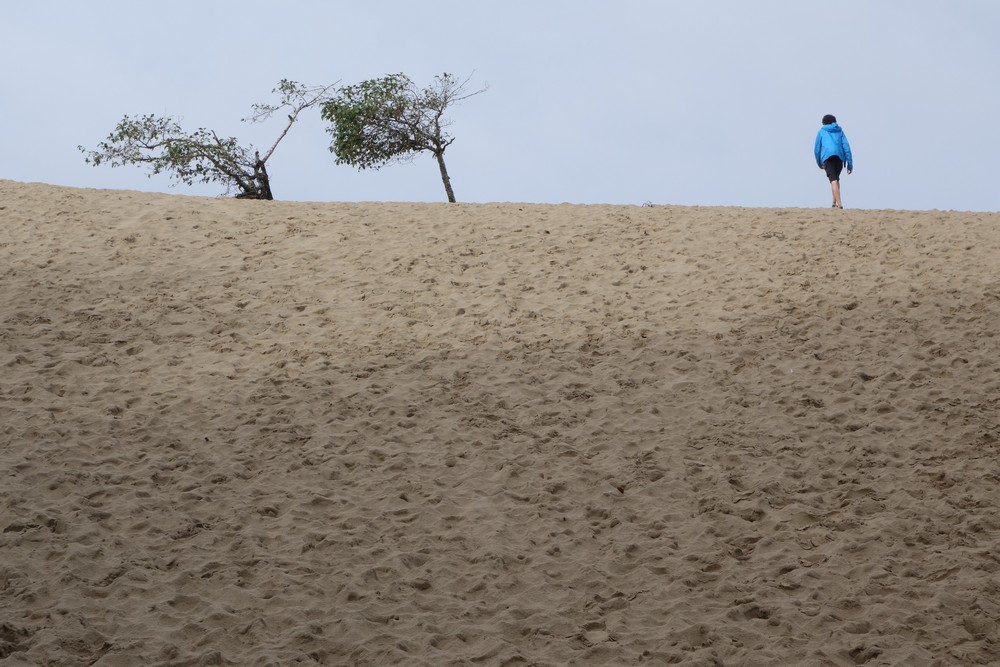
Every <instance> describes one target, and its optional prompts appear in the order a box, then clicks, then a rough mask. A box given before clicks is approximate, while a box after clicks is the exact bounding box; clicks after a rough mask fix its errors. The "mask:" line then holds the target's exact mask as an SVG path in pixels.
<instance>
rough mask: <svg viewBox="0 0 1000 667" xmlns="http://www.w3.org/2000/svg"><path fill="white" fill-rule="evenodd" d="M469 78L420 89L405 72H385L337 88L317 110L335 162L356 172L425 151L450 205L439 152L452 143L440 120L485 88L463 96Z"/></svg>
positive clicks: (439, 80) (445, 79) (446, 77)
mask: <svg viewBox="0 0 1000 667" xmlns="http://www.w3.org/2000/svg"><path fill="white" fill-rule="evenodd" d="M468 82H469V79H466V80H465V81H461V82H459V81H458V80H457V79H455V78H454V77H453V76H452V75H451V74H448V73H445V74H442V75H441V76H437V77H434V82H433V83H432V84H431V85H430V86H428V87H427V88H424V89H423V90H421V89H419V88H417V86H416V85H414V83H413V82H412V81H411V80H410V79H409V77H407V76H406V75H405V74H390V75H388V76H385V77H382V78H381V79H369V80H367V81H362V82H361V83H359V84H355V85H353V86H346V87H344V88H341V89H340V91H339V92H338V93H337V95H336V96H335V97H334V98H333V99H331V100H329V101H327V102H325V103H324V104H323V106H322V109H321V111H320V115H321V116H322V117H323V119H324V120H327V121H329V122H330V123H331V126H330V127H329V128H327V132H329V133H330V134H331V135H332V136H333V141H332V143H331V144H330V151H331V152H332V153H334V154H335V155H336V156H337V164H349V165H351V166H352V167H356V168H358V169H368V168H374V169H379V168H381V167H383V166H385V165H387V164H390V163H393V162H408V161H410V160H412V159H413V158H414V157H415V156H416V154H417V153H419V152H422V151H427V152H429V153H431V154H432V155H433V156H434V158H435V159H436V160H437V163H438V167H439V168H440V170H441V180H442V182H444V190H445V193H446V194H447V195H448V201H449V202H454V201H455V192H454V190H453V189H452V187H451V178H450V177H449V176H448V169H447V167H446V166H445V163H444V152H445V150H446V149H447V148H448V146H450V145H451V144H452V142H453V141H455V139H454V138H452V137H451V136H450V135H449V134H448V133H447V132H446V129H447V128H448V127H449V126H450V125H451V122H450V121H449V120H448V119H446V118H445V117H444V114H445V111H446V110H447V109H448V107H450V106H451V105H453V104H457V103H458V102H461V101H462V100H465V99H468V98H470V97H472V96H473V95H478V94H479V93H482V92H484V91H486V90H487V88H488V86H484V87H483V88H480V89H479V90H476V91H473V92H471V93H470V92H467V91H466V86H467V84H468Z"/></svg>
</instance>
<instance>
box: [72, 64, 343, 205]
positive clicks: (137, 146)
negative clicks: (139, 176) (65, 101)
mask: <svg viewBox="0 0 1000 667" xmlns="http://www.w3.org/2000/svg"><path fill="white" fill-rule="evenodd" d="M335 85H336V84H331V85H329V86H304V85H302V84H300V83H297V82H295V81H289V80H288V79H282V80H281V82H280V83H279V84H278V87H277V88H275V89H274V90H272V91H271V92H272V93H279V95H280V97H279V100H278V103H277V104H254V105H253V107H252V109H253V113H252V114H251V115H250V117H249V118H244V119H242V120H243V121H244V122H250V123H259V122H262V121H265V120H267V119H268V118H270V117H271V116H272V115H273V114H274V112H276V111H278V110H279V109H286V110H287V113H288V123H287V124H286V125H285V128H284V129H283V130H282V131H281V134H279V135H278V138H277V139H275V141H274V143H273V144H271V147H270V148H269V149H268V150H267V151H266V152H265V153H264V155H261V154H260V151H258V150H255V149H254V148H253V147H249V148H244V147H243V146H240V145H239V143H238V141H237V139H236V138H235V137H227V138H222V137H219V136H218V135H217V134H216V133H215V132H213V131H211V130H206V129H205V128H199V129H197V130H195V131H194V132H187V131H185V130H184V129H183V128H181V126H180V125H179V124H178V123H177V122H176V121H175V120H174V119H172V118H170V117H161V116H153V115H149V116H140V117H136V118H130V117H128V116H125V117H124V118H123V119H122V120H121V122H119V123H118V126H117V127H116V128H115V130H114V132H112V133H111V134H110V135H109V136H108V138H107V139H106V140H105V141H103V142H101V143H100V144H98V147H97V150H96V151H91V150H87V149H86V148H84V147H83V146H79V149H80V150H81V151H82V152H83V153H84V154H85V155H86V158H85V159H86V162H87V163H88V164H92V165H94V166H95V167H96V166H98V165H101V164H105V163H107V164H109V165H111V166H112V167H120V166H123V165H126V164H137V165H148V167H149V170H150V173H149V175H150V176H152V175H154V174H159V173H162V172H169V173H170V174H171V177H172V178H174V179H176V180H178V181H180V182H182V183H184V184H185V185H192V184H194V183H196V182H198V183H222V184H223V185H225V186H226V194H229V193H231V192H233V190H234V189H235V190H236V191H237V193H236V197H238V198H244V199H273V198H274V197H273V196H272V194H271V181H270V177H269V176H268V174H267V168H266V166H265V165H266V164H267V161H268V160H269V159H270V158H271V155H273V154H274V149H276V148H277V147H278V144H279V143H281V140H282V139H284V138H285V135H287V134H288V130H289V129H291V127H292V125H293V124H294V123H295V121H296V120H298V118H299V114H301V113H302V112H303V111H305V110H306V109H308V108H310V107H313V106H316V105H319V104H323V103H325V102H327V101H329V100H330V99H331V96H332V92H331V90H332V89H333V87H334V86H335Z"/></svg>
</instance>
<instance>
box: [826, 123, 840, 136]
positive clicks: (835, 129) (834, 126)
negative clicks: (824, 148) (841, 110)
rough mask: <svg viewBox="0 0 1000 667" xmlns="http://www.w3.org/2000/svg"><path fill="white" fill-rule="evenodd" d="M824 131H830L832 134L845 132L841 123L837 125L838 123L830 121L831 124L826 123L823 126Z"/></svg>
mask: <svg viewBox="0 0 1000 667" xmlns="http://www.w3.org/2000/svg"><path fill="white" fill-rule="evenodd" d="M823 131H824V132H830V133H832V134H841V133H843V130H842V129H840V125H837V124H836V123H830V124H829V125H824V126H823Z"/></svg>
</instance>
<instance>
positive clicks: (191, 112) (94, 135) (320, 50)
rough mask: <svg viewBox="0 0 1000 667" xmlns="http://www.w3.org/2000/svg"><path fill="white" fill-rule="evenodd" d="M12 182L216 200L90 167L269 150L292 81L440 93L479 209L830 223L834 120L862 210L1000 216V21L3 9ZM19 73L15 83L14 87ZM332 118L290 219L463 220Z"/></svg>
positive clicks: (806, 9) (858, 8)
mask: <svg viewBox="0 0 1000 667" xmlns="http://www.w3.org/2000/svg"><path fill="white" fill-rule="evenodd" d="M2 21H3V25H4V33H5V34H4V38H3V40H0V56H2V58H3V62H5V63H6V65H5V67H4V68H3V71H2V73H0V84H2V85H0V113H2V115H0V118H2V120H3V124H2V127H0V178H5V179H13V180H18V181H40V182H45V183H52V184H58V185H70V186H78V187H97V188H126V189H137V190H149V191H161V192H173V193H180V194H205V195H217V194H219V193H220V188H219V187H218V186H217V185H208V186H197V187H192V188H189V187H186V186H184V185H183V184H181V185H177V186H176V187H170V184H171V183H172V181H170V180H168V178H167V177H166V176H158V177H154V178H152V179H150V178H147V176H146V173H145V172H144V171H143V170H142V169H140V168H139V167H120V168H117V169H112V168H110V167H103V166H102V167H98V168H95V167H91V166H88V165H86V164H84V162H83V156H82V154H81V153H80V152H79V151H78V150H77V145H79V144H83V145H84V146H86V147H89V148H94V147H96V145H97V143H98V142H100V141H101V140H103V139H104V138H105V137H107V135H108V134H109V133H110V132H111V130H112V129H113V128H114V126H115V125H116V124H117V122H118V121H119V120H120V119H121V118H122V116H124V115H125V114H128V115H142V114H158V115H170V116H175V117H177V118H179V119H181V120H182V124H183V126H184V127H185V128H186V129H192V130H193V129H196V128H198V127H207V128H210V129H213V130H215V131H217V132H218V133H219V134H220V135H226V136H237V137H239V138H240V139H241V141H242V142H243V143H245V144H253V145H255V146H257V147H259V148H266V147H267V146H269V145H270V143H271V142H272V141H273V139H274V138H275V137H276V136H277V134H278V132H280V130H281V122H280V118H283V117H284V116H283V115H282V116H279V119H276V120H274V121H272V122H271V123H266V124H262V125H248V124H244V123H241V122H240V119H241V118H243V117H245V116H247V115H249V112H250V107H251V105H252V104H253V103H255V102H268V101H271V100H272V99H273V98H272V96H271V94H270V91H271V89H272V88H274V86H275V85H276V84H277V82H278V81H279V80H280V79H282V78H288V79H292V80H296V81H300V82H302V83H305V84H310V85H313V84H327V83H333V82H334V81H338V80H339V81H341V83H342V84H349V83H356V82H358V81H361V80H364V79H368V78H374V77H380V76H383V75H385V74H390V73H393V72H403V73H405V74H407V75H408V76H409V77H410V78H411V79H413V80H414V81H415V82H416V83H418V84H420V85H425V84H427V83H429V82H430V81H431V79H432V78H433V77H434V76H435V75H437V74H441V73H442V72H452V73H455V74H456V75H457V76H459V77H465V76H468V75H470V74H471V75H472V76H473V78H472V81H471V85H473V86H478V85H481V84H484V83H488V84H489V86H490V88H489V90H488V91H487V92H486V93H484V94H482V95H479V96H477V97H473V98H471V99H469V100H467V101H465V102H464V103H462V105H461V106H458V107H456V108H455V109H454V110H453V112H452V114H451V117H452V119H453V121H454V124H453V126H452V133H453V135H454V136H455V137H456V141H455V143H454V144H453V145H452V146H451V147H450V148H449V149H448V152H447V154H446V159H447V162H448V167H449V171H450V172H451V176H452V180H453V184H454V187H455V192H456V195H457V196H458V199H459V201H471V202H491V201H518V202H548V203H559V202H574V203H611V204H642V203H645V202H652V203H656V204H692V205H736V206H780V207H784V206H792V207H812V206H816V207H825V206H827V205H828V202H829V199H830V195H829V184H828V183H827V182H826V180H825V178H824V175H823V173H822V172H821V171H820V170H819V169H818V168H817V167H816V165H815V162H814V160H813V156H812V147H813V140H814V138H815V135H816V131H817V129H818V128H819V125H820V118H821V117H822V116H823V114H826V113H833V114H835V115H836V116H837V118H838V120H839V121H840V124H841V126H842V127H843V128H844V131H845V132H846V133H847V136H848V138H849V139H850V142H851V146H852V148H853V151H854V157H855V163H856V165H855V166H856V170H855V172H854V174H853V175H852V176H846V175H845V177H844V179H843V188H844V203H845V205H846V206H847V207H848V208H897V209H935V208H936V209H956V210H973V211H995V210H1000V161H998V155H1000V123H998V122H997V119H996V117H997V115H998V113H997V112H998V110H1000V74H998V72H1000V39H997V35H1000V2H997V0H954V1H953V2H941V0H905V1H904V0H881V1H878V2H876V1H874V0H840V1H838V2H836V3H825V2H818V1H809V0H761V1H759V2H749V1H747V0H699V1H698V2H694V1H693V0H614V2H612V1H611V0H604V1H597V0H502V1H499V0H496V1H494V0H476V1H473V0H424V1H423V2H414V0H369V1H368V2H354V1H351V2H347V1H341V0H285V1H283V2H276V1H274V0H269V1H264V0H239V1H234V0H198V1H197V2H195V1H192V0H171V2H146V1H143V0H93V1H91V2H81V1H80V0H33V1H32V2H9V3H5V5H4V15H3V19H2ZM15 63H17V64H15ZM328 146H329V135H327V134H326V132H325V124H324V123H323V121H321V120H320V118H319V115H318V112H316V113H313V114H312V115H311V116H310V117H309V118H307V119H306V120H305V121H303V122H300V123H298V124H297V125H296V126H294V127H293V128H292V132H291V133H290V135H289V136H288V137H287V138H286V140H285V142H284V143H283V144H282V145H281V146H279V148H278V150H277V152H276V153H275V155H274V157H273V158H272V160H271V161H270V162H269V163H268V169H269V172H270V174H271V178H272V187H273V190H274V194H275V197H276V198H278V199H286V200H302V201H443V200H444V189H443V187H442V185H441V181H440V177H439V175H438V171H437V166H436V164H435V163H434V161H433V159H432V158H431V157H430V156H427V155H423V156H419V157H418V158H417V159H416V160H415V161H414V162H413V163H412V164H407V165H394V166H388V167H385V168H383V169H382V170H380V171H364V172H358V171H356V170H354V169H352V168H351V167H348V166H338V165H336V164H335V162H334V158H333V155H332V154H331V153H330V152H329V150H328Z"/></svg>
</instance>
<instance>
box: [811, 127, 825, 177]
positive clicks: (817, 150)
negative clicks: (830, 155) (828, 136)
mask: <svg viewBox="0 0 1000 667" xmlns="http://www.w3.org/2000/svg"><path fill="white" fill-rule="evenodd" d="M813 154H814V155H815V156H816V166H817V167H819V168H820V169H822V168H823V163H822V162H820V159H819V158H820V156H821V155H823V135H822V134H820V133H819V132H817V133H816V145H815V146H813Z"/></svg>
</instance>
